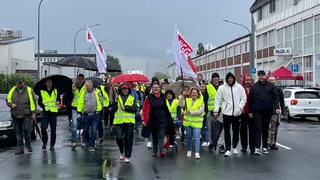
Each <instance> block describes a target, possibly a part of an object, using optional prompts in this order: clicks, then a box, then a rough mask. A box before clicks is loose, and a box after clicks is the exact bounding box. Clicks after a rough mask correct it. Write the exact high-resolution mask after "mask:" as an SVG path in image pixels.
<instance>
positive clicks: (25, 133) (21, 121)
mask: <svg viewBox="0 0 320 180" xmlns="http://www.w3.org/2000/svg"><path fill="white" fill-rule="evenodd" d="M12 119H13V123H14V129H15V131H16V137H17V146H18V148H21V149H23V146H24V143H23V138H24V140H25V143H26V146H27V147H28V146H31V124H32V121H31V118H30V117H25V118H12Z"/></svg>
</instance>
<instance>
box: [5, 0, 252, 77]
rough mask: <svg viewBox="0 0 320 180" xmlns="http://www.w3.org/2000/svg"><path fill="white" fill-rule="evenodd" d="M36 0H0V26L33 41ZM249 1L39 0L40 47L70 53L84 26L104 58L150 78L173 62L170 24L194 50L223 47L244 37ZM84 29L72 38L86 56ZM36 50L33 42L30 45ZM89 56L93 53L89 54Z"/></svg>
mask: <svg viewBox="0 0 320 180" xmlns="http://www.w3.org/2000/svg"><path fill="white" fill-rule="evenodd" d="M39 2H40V0H1V6H0V7H1V10H0V28H9V29H15V30H22V33H23V36H24V37H35V43H37V12H38V4H39ZM253 2H254V0H113V1H111V0H43V2H42V5H41V15H40V17H41V19H40V28H41V33H40V49H48V50H58V52H59V53H70V54H72V53H73V48H74V45H73V39H74V35H75V33H76V32H77V31H78V30H79V29H81V28H83V27H84V22H86V23H87V24H88V25H93V24H101V25H99V26H96V27H92V28H91V31H92V33H93V35H94V36H95V37H96V39H97V40H98V41H101V40H104V39H108V40H107V41H105V42H101V44H102V46H103V47H104V49H105V50H106V52H107V54H110V55H113V56H116V57H118V58H119V59H120V63H121V66H122V68H123V70H124V71H126V70H129V69H142V70H144V71H145V72H146V67H147V66H148V69H149V70H148V71H147V72H148V75H149V76H151V75H153V73H154V72H155V71H164V72H165V66H166V65H167V64H168V63H171V62H173V61H174V60H173V54H172V37H173V32H174V26H175V24H177V25H178V29H179V31H180V33H181V34H182V35H183V36H184V38H185V39H186V40H187V41H188V42H189V43H190V44H191V46H192V47H193V48H194V50H196V49H197V44H198V43H199V42H202V43H204V44H206V43H210V44H212V45H214V46H219V45H222V44H224V43H226V42H228V41H230V40H233V39H235V38H237V37H240V36H243V35H245V34H247V31H246V29H244V28H243V27H240V26H236V25H233V24H229V23H226V22H224V21H222V19H227V20H230V21H234V22H237V23H240V24H243V25H245V26H247V27H248V28H250V17H251V15H250V11H249V9H250V6H251V5H252V4H253ZM84 34H85V33H84V31H82V32H81V33H79V34H78V36H77V38H76V53H88V51H89V47H90V44H89V43H87V42H86V40H85V36H84ZM35 49H37V44H35ZM91 53H94V50H93V49H92V50H91Z"/></svg>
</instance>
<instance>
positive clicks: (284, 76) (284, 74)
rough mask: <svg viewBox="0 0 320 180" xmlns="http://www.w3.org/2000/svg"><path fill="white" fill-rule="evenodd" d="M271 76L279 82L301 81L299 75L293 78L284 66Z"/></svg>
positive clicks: (301, 78)
mask: <svg viewBox="0 0 320 180" xmlns="http://www.w3.org/2000/svg"><path fill="white" fill-rule="evenodd" d="M271 74H272V75H273V76H275V77H277V78H279V79H280V80H303V77H302V76H301V75H297V76H293V75H292V72H291V71H290V70H289V69H287V68H286V67H284V66H281V67H279V68H278V69H276V70H274V71H273V72H272V73H271Z"/></svg>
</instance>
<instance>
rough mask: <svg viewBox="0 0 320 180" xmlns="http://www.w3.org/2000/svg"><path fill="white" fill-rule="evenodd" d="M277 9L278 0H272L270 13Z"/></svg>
mask: <svg viewBox="0 0 320 180" xmlns="http://www.w3.org/2000/svg"><path fill="white" fill-rule="evenodd" d="M275 11H276V1H275V0H272V1H270V3H269V13H274V12H275Z"/></svg>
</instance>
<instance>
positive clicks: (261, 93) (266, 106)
mask: <svg viewBox="0 0 320 180" xmlns="http://www.w3.org/2000/svg"><path fill="white" fill-rule="evenodd" d="M248 106H249V113H253V112H270V113H273V111H274V110H275V109H279V94H278V91H277V88H276V87H275V86H274V85H273V84H272V83H270V82H268V81H266V82H265V83H261V82H259V81H258V82H256V83H255V84H254V85H253V86H252V88H251V89H250V92H249V98H248Z"/></svg>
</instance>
